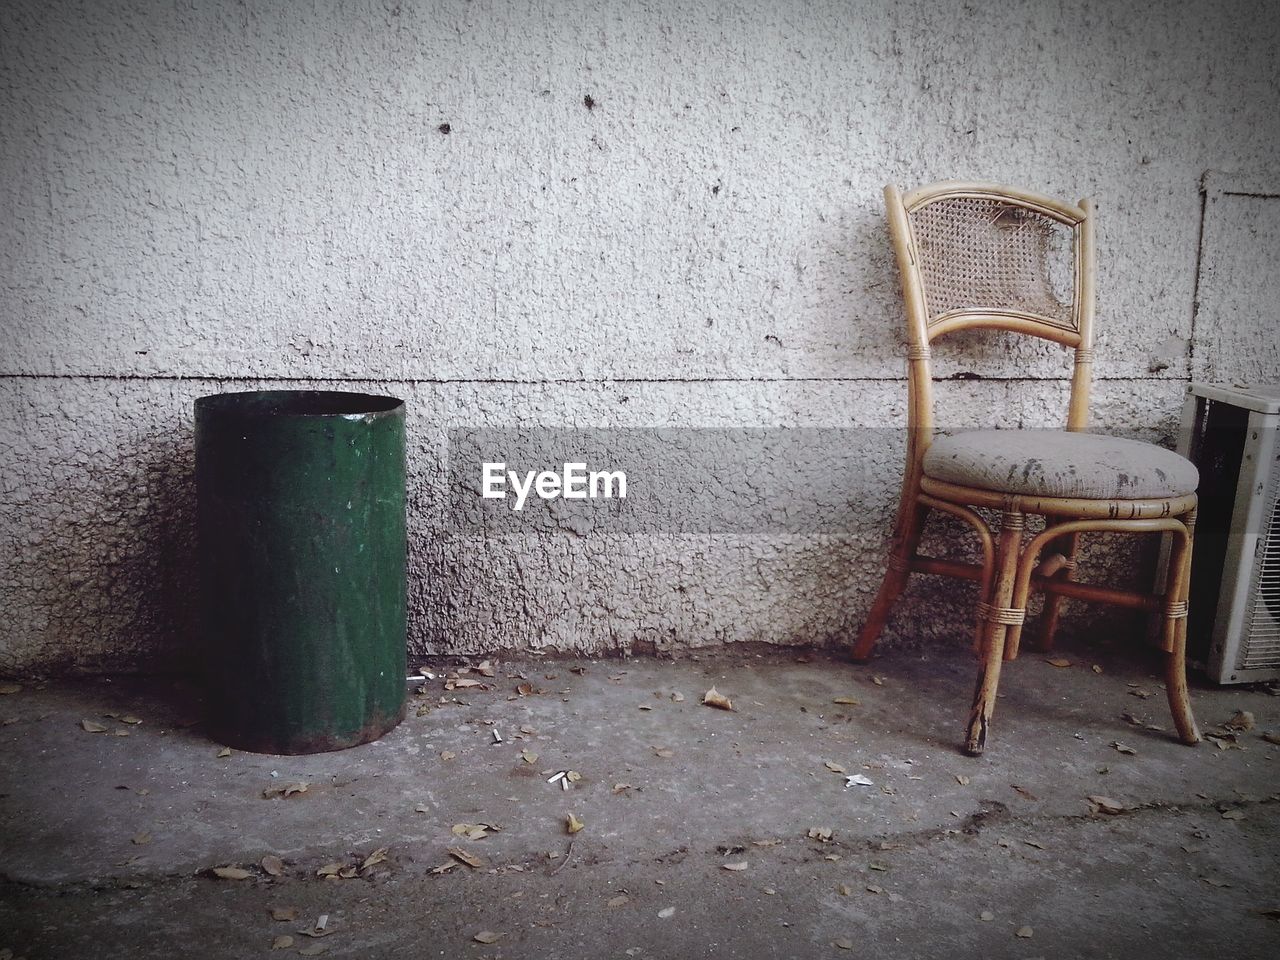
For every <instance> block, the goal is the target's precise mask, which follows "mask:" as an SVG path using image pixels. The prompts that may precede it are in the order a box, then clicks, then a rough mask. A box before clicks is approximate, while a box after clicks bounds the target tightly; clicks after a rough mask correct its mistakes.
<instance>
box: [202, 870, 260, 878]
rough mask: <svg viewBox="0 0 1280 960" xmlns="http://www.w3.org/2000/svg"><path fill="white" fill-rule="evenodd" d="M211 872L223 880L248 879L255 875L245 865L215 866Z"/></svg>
mask: <svg viewBox="0 0 1280 960" xmlns="http://www.w3.org/2000/svg"><path fill="white" fill-rule="evenodd" d="M209 872H210V873H212V874H213V875H214V876H215V877H218V878H220V879H222V880H248V879H249V878H250V877H251V876H253V874H252V873H250V872H249V871H248V870H246V869H245V868H244V867H214V868H213V869H212V870H210V871H209Z"/></svg>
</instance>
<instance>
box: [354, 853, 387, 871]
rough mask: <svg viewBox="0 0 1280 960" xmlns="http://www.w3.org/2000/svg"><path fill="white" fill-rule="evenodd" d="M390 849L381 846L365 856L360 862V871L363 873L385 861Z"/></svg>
mask: <svg viewBox="0 0 1280 960" xmlns="http://www.w3.org/2000/svg"><path fill="white" fill-rule="evenodd" d="M390 849H391V848H390V847H379V848H378V849H377V850H375V851H373V853H371V854H369V855H368V856H367V857H365V858H364V860H363V861H361V863H360V872H361V873H363V872H364V871H366V870H369V869H371V868H373V867H376V866H377V865H378V864H380V863H385V862H386V860H387V851H388V850H390Z"/></svg>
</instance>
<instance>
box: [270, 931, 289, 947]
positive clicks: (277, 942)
mask: <svg viewBox="0 0 1280 960" xmlns="http://www.w3.org/2000/svg"><path fill="white" fill-rule="evenodd" d="M292 946H293V937H291V936H289V935H288V934H287V933H286V934H282V935H280V936H278V937H276V938H275V939H274V940H272V941H271V949H272V950H288V949H289V948H290V947H292Z"/></svg>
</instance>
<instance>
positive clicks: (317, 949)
mask: <svg viewBox="0 0 1280 960" xmlns="http://www.w3.org/2000/svg"><path fill="white" fill-rule="evenodd" d="M328 949H329V948H328V947H326V946H325V945H324V944H323V943H313V944H312V945H311V946H309V947H303V948H302V949H301V950H299V951H298V956H300V957H318V956H320V954H322V953H324V952H325V951H326V950H328Z"/></svg>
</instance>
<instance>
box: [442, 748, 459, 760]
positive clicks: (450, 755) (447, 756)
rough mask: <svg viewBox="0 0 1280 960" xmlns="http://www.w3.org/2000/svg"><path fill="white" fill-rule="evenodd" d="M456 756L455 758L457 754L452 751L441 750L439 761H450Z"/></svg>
mask: <svg viewBox="0 0 1280 960" xmlns="http://www.w3.org/2000/svg"><path fill="white" fill-rule="evenodd" d="M456 756H457V754H456V753H454V752H453V751H452V750H441V751H440V759H441V760H452V759H453V758H454V757H456Z"/></svg>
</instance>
